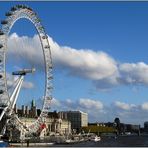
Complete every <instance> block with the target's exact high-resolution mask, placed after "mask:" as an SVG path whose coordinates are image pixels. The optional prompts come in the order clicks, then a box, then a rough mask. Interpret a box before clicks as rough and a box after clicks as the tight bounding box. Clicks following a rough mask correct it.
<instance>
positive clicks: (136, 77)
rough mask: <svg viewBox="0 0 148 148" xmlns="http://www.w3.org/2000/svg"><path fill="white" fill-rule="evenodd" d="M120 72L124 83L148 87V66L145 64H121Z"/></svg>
mask: <svg viewBox="0 0 148 148" xmlns="http://www.w3.org/2000/svg"><path fill="white" fill-rule="evenodd" d="M119 71H120V74H121V78H120V80H121V81H122V82H123V83H126V84H145V85H148V65H147V64H145V63H143V62H138V63H124V64H121V65H120V67H119Z"/></svg>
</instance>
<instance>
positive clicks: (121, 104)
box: [114, 101, 136, 110]
mask: <svg viewBox="0 0 148 148" xmlns="http://www.w3.org/2000/svg"><path fill="white" fill-rule="evenodd" d="M114 106H115V107H118V108H119V109H123V110H130V109H132V108H133V107H136V106H135V105H134V104H127V103H124V102H120V101H115V102H114Z"/></svg>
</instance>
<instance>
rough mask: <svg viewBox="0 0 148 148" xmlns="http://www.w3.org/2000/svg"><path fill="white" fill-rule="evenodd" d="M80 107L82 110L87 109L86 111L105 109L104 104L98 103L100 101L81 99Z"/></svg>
mask: <svg viewBox="0 0 148 148" xmlns="http://www.w3.org/2000/svg"><path fill="white" fill-rule="evenodd" d="M79 105H80V106H81V107H82V108H86V109H98V110H101V109H103V104H102V102H100V101H98V100H92V99H80V100H79Z"/></svg>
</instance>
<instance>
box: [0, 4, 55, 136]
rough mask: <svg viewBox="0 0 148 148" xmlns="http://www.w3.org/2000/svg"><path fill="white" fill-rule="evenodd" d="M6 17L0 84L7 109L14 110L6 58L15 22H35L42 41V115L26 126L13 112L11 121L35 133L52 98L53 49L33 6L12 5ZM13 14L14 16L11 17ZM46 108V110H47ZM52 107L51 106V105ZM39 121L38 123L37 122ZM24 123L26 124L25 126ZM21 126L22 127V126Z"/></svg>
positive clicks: (20, 72)
mask: <svg viewBox="0 0 148 148" xmlns="http://www.w3.org/2000/svg"><path fill="white" fill-rule="evenodd" d="M5 15H6V17H7V18H6V19H5V20H2V21H1V24H2V29H1V30H0V35H1V36H0V37H3V36H2V35H4V37H6V40H5V38H4V40H3V41H2V42H1V43H0V51H2V52H1V53H0V69H1V71H0V72H1V73H0V86H2V89H0V96H1V97H0V105H1V104H5V105H6V106H7V108H8V109H7V111H8V110H10V112H11V111H12V110H13V108H11V103H10V102H9V100H10V97H9V94H8V90H7V78H6V77H5V76H6V68H5V67H6V66H5V63H6V62H5V59H6V54H5V53H6V51H7V44H8V43H7V37H8V35H9V32H10V31H11V28H12V27H13V25H14V24H15V22H16V21H18V20H19V19H22V18H25V19H28V20H29V21H31V22H32V23H33V25H34V26H35V27H36V29H37V32H38V35H39V39H40V42H41V47H42V51H43V52H42V53H43V57H44V64H45V76H46V81H45V84H44V86H45V92H44V95H43V96H44V99H43V101H44V102H43V107H42V110H41V114H40V116H39V117H38V118H37V121H35V122H34V123H32V124H31V125H28V126H25V125H24V123H22V122H21V120H20V119H19V117H18V116H17V115H16V114H13V116H11V119H10V122H11V123H12V124H14V125H15V127H16V128H18V130H25V132H26V133H27V134H31V133H35V132H36V131H37V130H38V128H39V125H41V124H42V123H43V122H44V121H45V118H46V117H47V114H48V110H47V106H49V105H50V104H49V101H48V100H49V97H50V100H51V88H52V87H51V86H52V84H51V80H52V79H53V77H52V59H51V51H50V46H49V45H50V44H49V40H46V39H47V38H48V36H47V34H46V33H45V31H44V30H45V29H44V27H43V26H42V25H41V20H40V19H39V18H38V16H37V14H36V12H34V11H33V10H32V8H30V7H28V6H26V5H16V6H14V7H11V9H10V11H9V12H7V13H6V14H5ZM11 16H12V17H11ZM45 48H47V49H48V48H49V50H45ZM34 71H35V69H22V70H21V71H15V72H14V73H13V74H14V75H23V76H24V75H25V74H26V73H28V72H34ZM45 108H46V110H45ZM49 108H50V106H49ZM37 123H38V124H37ZM23 125H24V126H23ZM20 127H21V128H20Z"/></svg>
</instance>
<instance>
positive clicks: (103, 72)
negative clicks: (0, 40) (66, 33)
mask: <svg viewBox="0 0 148 148" xmlns="http://www.w3.org/2000/svg"><path fill="white" fill-rule="evenodd" d="M48 40H49V43H50V46H51V52H52V59H53V64H54V67H55V68H57V67H58V68H61V70H64V71H65V72H66V74H70V75H73V76H77V77H81V78H85V79H88V80H91V81H92V84H94V86H95V87H96V88H97V90H108V89H112V88H113V87H116V86H120V85H130V84H133V85H139V84H140V85H148V65H147V64H146V63H144V62H138V63H118V62H117V61H116V60H115V59H114V58H113V57H112V56H110V55H108V54H107V53H105V52H103V51H93V50H91V49H75V48H72V47H67V46H60V45H59V44H58V43H56V42H55V41H54V40H53V39H52V38H51V37H48ZM8 48H9V49H8V55H10V56H11V57H14V56H15V59H13V61H15V60H16V61H17V62H18V61H19V60H21V61H22V59H24V61H25V62H26V63H27V62H28V63H31V65H34V66H36V67H37V69H38V68H40V70H43V67H44V66H43V54H42V50H41V45H40V42H39V38H38V36H37V35H34V36H33V37H27V36H21V37H20V36H18V35H17V34H16V33H13V34H12V35H10V37H9V40H8Z"/></svg>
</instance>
